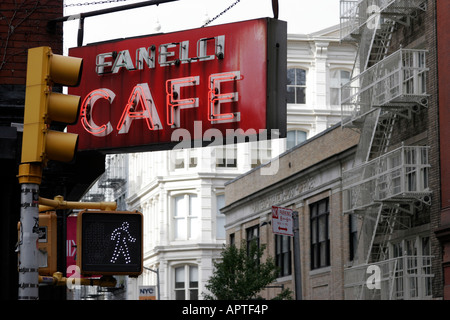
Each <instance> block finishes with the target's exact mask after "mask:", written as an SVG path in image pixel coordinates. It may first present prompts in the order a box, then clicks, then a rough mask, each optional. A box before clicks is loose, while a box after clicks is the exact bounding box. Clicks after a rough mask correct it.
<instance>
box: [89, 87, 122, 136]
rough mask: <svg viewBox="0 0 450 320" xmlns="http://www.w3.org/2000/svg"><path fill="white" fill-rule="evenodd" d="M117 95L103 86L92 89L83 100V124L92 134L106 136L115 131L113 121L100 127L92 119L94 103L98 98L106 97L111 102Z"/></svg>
mask: <svg viewBox="0 0 450 320" xmlns="http://www.w3.org/2000/svg"><path fill="white" fill-rule="evenodd" d="M115 97H116V95H115V94H114V92H112V91H111V90H109V89H106V88H102V89H96V90H94V91H91V92H90V93H89V94H88V95H87V96H86V98H84V100H83V104H82V105H81V124H82V125H83V127H84V129H85V130H86V131H87V132H89V133H90V134H93V135H96V136H98V137H104V136H107V135H108V134H110V133H111V132H112V131H113V128H112V126H111V123H110V122H109V121H108V123H107V124H103V125H101V126H100V127H99V126H98V125H97V124H96V123H95V122H94V119H92V114H93V112H92V110H94V105H95V103H96V102H97V100H98V99H106V100H108V101H109V104H111V103H112V102H113V100H114V98H115Z"/></svg>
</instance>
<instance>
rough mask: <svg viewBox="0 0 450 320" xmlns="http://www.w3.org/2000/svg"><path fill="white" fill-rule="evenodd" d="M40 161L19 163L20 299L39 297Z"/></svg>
mask: <svg viewBox="0 0 450 320" xmlns="http://www.w3.org/2000/svg"><path fill="white" fill-rule="evenodd" d="M41 177H42V167H41V164H40V163H38V164H22V165H20V167H19V183H20V194H21V195H20V228H19V243H18V251H19V265H18V271H19V294H18V298H19V300H37V299H39V273H38V272H39V261H38V247H37V244H38V232H39V230H38V227H39V185H40V183H41Z"/></svg>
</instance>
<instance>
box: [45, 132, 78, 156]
mask: <svg viewBox="0 0 450 320" xmlns="http://www.w3.org/2000/svg"><path fill="white" fill-rule="evenodd" d="M77 146H78V135H77V134H74V133H67V132H60V131H53V130H48V132H47V139H46V145H45V153H46V156H47V158H48V159H52V160H55V161H61V162H70V161H72V159H73V157H74V156H75V151H76V150H77Z"/></svg>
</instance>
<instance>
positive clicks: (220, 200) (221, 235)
mask: <svg viewBox="0 0 450 320" xmlns="http://www.w3.org/2000/svg"><path fill="white" fill-rule="evenodd" d="M224 206H225V195H224V194H219V195H217V196H216V238H217V239H225V215H224V214H223V213H221V212H220V209H221V208H223V207H224Z"/></svg>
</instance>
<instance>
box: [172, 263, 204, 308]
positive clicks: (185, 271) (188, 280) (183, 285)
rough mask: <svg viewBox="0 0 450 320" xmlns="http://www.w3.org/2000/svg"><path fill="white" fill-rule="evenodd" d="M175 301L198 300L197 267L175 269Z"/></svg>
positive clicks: (187, 266)
mask: <svg viewBox="0 0 450 320" xmlns="http://www.w3.org/2000/svg"><path fill="white" fill-rule="evenodd" d="M175 300H198V267H197V266H191V265H185V266H181V267H178V268H175Z"/></svg>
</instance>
